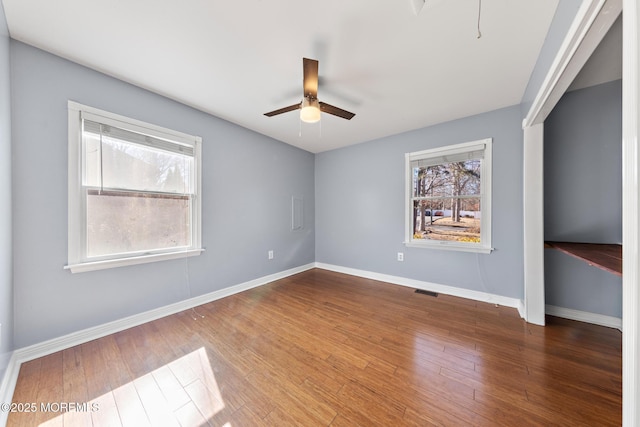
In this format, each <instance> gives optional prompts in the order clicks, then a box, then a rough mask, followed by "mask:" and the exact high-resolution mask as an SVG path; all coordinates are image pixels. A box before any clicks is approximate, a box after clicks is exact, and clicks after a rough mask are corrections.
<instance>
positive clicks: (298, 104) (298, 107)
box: [264, 102, 301, 117]
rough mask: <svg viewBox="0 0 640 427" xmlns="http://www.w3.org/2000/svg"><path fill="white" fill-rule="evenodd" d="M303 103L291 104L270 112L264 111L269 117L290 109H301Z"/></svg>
mask: <svg viewBox="0 0 640 427" xmlns="http://www.w3.org/2000/svg"><path fill="white" fill-rule="evenodd" d="M300 106H301V104H300V103H299V102H298V103H297V104H293V105H289V106H288V107H284V108H280V109H279V110H273V111H269V112H268V113H264V115H265V116H267V117H272V116H277V115H278V114H282V113H288V112H289V111H293V110H299V109H300Z"/></svg>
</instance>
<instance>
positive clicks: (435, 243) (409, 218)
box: [404, 138, 493, 254]
mask: <svg viewBox="0 0 640 427" xmlns="http://www.w3.org/2000/svg"><path fill="white" fill-rule="evenodd" d="M492 144H493V140H492V138H486V139H481V140H477V141H470V142H465V143H462V144H456V145H448V146H444V147H438V148H433V149H429V150H423V151H416V152H413V153H406V154H405V203H404V204H405V239H404V244H405V246H407V247H414V248H430V249H443V250H451V251H462V252H477V253H485V254H488V253H490V252H491V251H492V250H493V248H492V246H491V157H492V156H491V152H492ZM482 146H484V149H483V150H484V154H483V159H482V162H481V166H480V167H481V169H480V190H481V192H480V206H481V210H480V212H481V217H480V242H479V243H474V242H454V241H446V240H429V239H416V238H414V237H413V227H414V225H413V202H412V199H413V197H412V196H413V194H412V193H413V173H412V172H413V171H412V168H411V162H412V161H415V160H422V159H430V158H437V157H442V156H446V155H454V154H455V155H458V154H463V153H471V152H473V151H478V149H482V148H481V147H482Z"/></svg>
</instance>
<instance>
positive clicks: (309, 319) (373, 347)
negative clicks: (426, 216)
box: [8, 269, 622, 427]
mask: <svg viewBox="0 0 640 427" xmlns="http://www.w3.org/2000/svg"><path fill="white" fill-rule="evenodd" d="M200 316H204V317H200ZM547 320H548V326H547V327H545V328H543V327H537V326H534V325H528V324H526V323H524V322H523V321H522V320H521V319H520V318H519V317H518V314H517V312H516V310H514V309H511V308H505V307H496V306H494V305H492V304H486V303H479V302H474V301H470V300H464V299H460V298H454V297H449V296H445V295H440V296H438V297H432V296H429V295H423V294H418V293H415V292H414V291H413V290H412V289H409V288H406V287H401V286H395V285H390V284H386V283H381V282H376V281H373V280H368V279H360V278H356V277H352V276H346V275H342V274H338V273H333V272H328V271H324V270H319V269H314V270H310V271H307V272H304V273H301V274H298V275H295V276H292V277H289V278H287V279H283V280H280V281H277V282H274V283H272V284H269V285H266V286H263V287H260V288H256V289H253V290H250V291H247V292H243V293H240V294H237V295H234V296H231V297H228V298H225V299H222V300H218V301H215V302H212V303H209V304H206V305H204V306H200V307H198V308H197V309H195V310H188V311H185V312H182V313H178V314H176V315H173V316H169V317H166V318H163V319H160V320H157V321H154V322H151V323H148V324H145V325H142V326H139V327H135V328H132V329H129V330H126V331H123V332H119V333H116V334H114V335H110V336H107V337H105V338H101V339H98V340H95V341H91V342H89V343H86V344H82V345H80V346H77V347H73V348H70V349H68V350H65V351H62V352H59V353H55V354H52V355H49V356H46V357H42V358H40V359H37V360H33V361H31V362H27V363H24V364H23V365H22V367H21V370H20V375H19V378H18V383H17V386H16V390H15V394H14V398H13V402H14V403H15V404H18V403H20V404H23V408H24V407H26V406H25V405H24V404H28V405H31V404H32V403H33V404H35V406H36V407H37V408H36V409H37V410H36V412H34V413H11V414H10V416H9V422H8V425H9V426H38V425H44V426H61V425H65V426H76V425H77V426H89V425H92V424H93V425H104V426H118V425H123V426H136V427H138V426H145V425H154V426H156V425H162V426H164V425H176V426H177V425H183V426H202V425H213V426H233V427H237V426H263V425H269V426H287V425H300V426H329V425H330V426H354V425H361V426H399V425H420V426H424V425H427V426H429V425H448V426H467V425H483V426H498V425H504V426H518V427H521V426H528V425H540V426H550V425H562V426H573V425H577V426H607V425H611V426H615V425H620V424H621V414H622V410H621V390H622V380H621V334H620V332H619V331H617V330H614V329H609V328H604V327H597V326H593V325H588V324H584V323H579V322H573V321H569V320H563V319H559V318H554V317H549V318H548V319H547ZM67 402H71V403H76V404H77V405H75V410H74V408H73V406H74V405H68V406H71V409H72V410H70V411H67V412H64V411H63V410H64V409H65V408H64V404H65V403H67ZM85 403H87V404H86V405H84V404H85ZM47 405H48V406H47ZM14 406H16V405H14ZM47 409H48V412H47V411H46V410H47ZM93 409H97V410H95V411H93Z"/></svg>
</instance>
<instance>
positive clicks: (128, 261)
mask: <svg viewBox="0 0 640 427" xmlns="http://www.w3.org/2000/svg"><path fill="white" fill-rule="evenodd" d="M202 252H204V249H191V250H187V251H178V252H169V253H164V254H153V255H141V256H136V257H130V258H118V259H108V260H104V261H90V262H83V263H79V264H70V265H65V266H64V269H65V270H69V271H71V272H72V273H84V272H85V271H94V270H104V269H106V268H115V267H124V266H127V265H136V264H146V263H149V262H156V261H165V260H169V259H178V258H186V257H192V256H198V255H200V253H202Z"/></svg>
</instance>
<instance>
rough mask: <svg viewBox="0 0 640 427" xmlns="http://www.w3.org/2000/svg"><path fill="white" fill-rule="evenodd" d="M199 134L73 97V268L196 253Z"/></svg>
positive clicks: (71, 231) (70, 153)
mask: <svg viewBox="0 0 640 427" xmlns="http://www.w3.org/2000/svg"><path fill="white" fill-rule="evenodd" d="M200 145H201V139H200V138H199V137H195V136H190V135H186V134H183V133H180V132H176V131H172V130H168V129H164V128H160V127H158V126H154V125H150V124H147V123H143V122H139V121H137V120H132V119H128V118H126V117H122V116H118V115H115V114H112V113H108V112H105V111H100V110H97V109H95V108H91V107H86V106H83V105H80V104H76V103H74V102H71V101H70V102H69V260H68V261H69V264H68V265H67V267H66V268H68V269H70V270H71V271H72V272H74V273H75V272H80V271H89V270H96V269H102V268H109V267H117V266H122V265H131V264H139V263H144V262H151V261H159V260H163V259H171V258H177V257H184V256H192V255H198V254H200V252H201V251H202V250H201V248H200V201H199V191H200Z"/></svg>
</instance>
